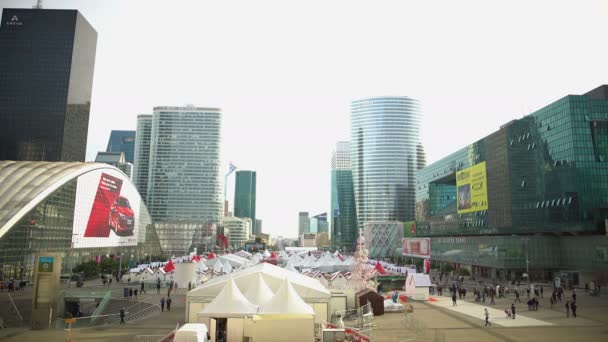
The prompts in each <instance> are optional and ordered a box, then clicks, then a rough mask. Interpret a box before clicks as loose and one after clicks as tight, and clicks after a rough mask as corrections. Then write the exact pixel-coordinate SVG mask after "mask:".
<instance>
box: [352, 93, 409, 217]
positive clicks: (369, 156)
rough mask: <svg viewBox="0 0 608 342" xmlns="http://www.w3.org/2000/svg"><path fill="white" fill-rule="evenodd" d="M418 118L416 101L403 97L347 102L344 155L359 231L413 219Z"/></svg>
mask: <svg viewBox="0 0 608 342" xmlns="http://www.w3.org/2000/svg"><path fill="white" fill-rule="evenodd" d="M420 119H421V115H420V111H419V107H418V101H416V100H414V99H411V98H409V97H405V96H403V97H374V98H367V99H362V100H356V101H353V102H352V104H351V144H350V154H351V161H352V171H353V186H354V190H355V202H356V206H357V222H358V224H359V227H361V228H362V227H363V225H364V224H365V223H367V222H371V221H401V222H405V221H410V220H414V219H415V211H416V210H415V208H416V193H415V192H416V191H415V190H416V188H415V182H416V167H417V158H416V156H417V155H416V145H417V144H418V143H419V141H420V139H419V138H420Z"/></svg>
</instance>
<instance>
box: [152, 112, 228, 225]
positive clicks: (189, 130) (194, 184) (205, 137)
mask: <svg viewBox="0 0 608 342" xmlns="http://www.w3.org/2000/svg"><path fill="white" fill-rule="evenodd" d="M221 123H222V122H221V111H220V109H217V108H200V107H194V106H187V107H155V108H154V115H153V118H152V136H151V144H150V168H149V170H150V171H149V179H148V202H147V203H146V204H147V205H148V208H149V210H150V214H151V215H152V219H153V221H154V222H157V221H168V220H190V221H200V222H207V223H216V224H221V222H222V218H223V205H224V199H223V193H222V179H221V177H220V140H221Z"/></svg>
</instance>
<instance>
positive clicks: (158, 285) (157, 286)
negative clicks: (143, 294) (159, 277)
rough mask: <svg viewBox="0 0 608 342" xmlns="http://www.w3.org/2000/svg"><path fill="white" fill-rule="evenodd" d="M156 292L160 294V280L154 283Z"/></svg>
mask: <svg viewBox="0 0 608 342" xmlns="http://www.w3.org/2000/svg"><path fill="white" fill-rule="evenodd" d="M156 294H160V281H159V282H158V283H156Z"/></svg>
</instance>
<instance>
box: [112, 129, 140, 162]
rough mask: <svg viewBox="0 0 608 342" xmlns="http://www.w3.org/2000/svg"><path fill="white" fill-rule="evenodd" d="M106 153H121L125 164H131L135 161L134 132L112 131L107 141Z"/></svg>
mask: <svg viewBox="0 0 608 342" xmlns="http://www.w3.org/2000/svg"><path fill="white" fill-rule="evenodd" d="M106 152H122V153H124V154H125V162H127V163H131V164H133V161H134V160H135V157H134V155H135V131H114V130H113V131H112V132H111V133H110V139H108V147H107V148H106Z"/></svg>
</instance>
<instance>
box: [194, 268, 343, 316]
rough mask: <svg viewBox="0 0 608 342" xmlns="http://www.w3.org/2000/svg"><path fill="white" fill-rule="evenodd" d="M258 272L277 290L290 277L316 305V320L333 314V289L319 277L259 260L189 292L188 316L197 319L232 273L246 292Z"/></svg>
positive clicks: (305, 296)
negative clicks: (330, 290)
mask: <svg viewBox="0 0 608 342" xmlns="http://www.w3.org/2000/svg"><path fill="white" fill-rule="evenodd" d="M258 273H259V274H260V275H261V276H262V277H263V278H264V281H265V282H266V284H267V285H268V287H269V288H270V289H271V290H272V291H273V292H275V293H276V292H277V291H278V290H279V288H280V287H281V285H282V283H283V280H284V279H285V278H288V279H289V281H290V282H291V284H292V286H293V288H294V289H295V291H296V292H297V293H298V295H299V296H300V297H301V298H302V299H303V300H304V301H305V302H306V303H308V304H310V305H311V306H313V308H314V309H315V312H316V315H315V320H317V323H320V321H321V320H326V321H327V320H328V319H329V318H330V313H329V306H330V305H329V301H330V298H331V293H330V292H329V290H328V289H327V288H326V287H325V286H323V285H322V284H321V283H319V281H318V280H316V279H312V278H310V277H307V276H305V275H302V274H300V273H295V272H292V271H289V270H286V269H284V268H282V267H278V266H275V265H272V264H269V263H260V264H257V265H254V266H251V267H249V268H247V269H244V270H239V271H236V272H233V273H231V274H230V275H223V276H219V277H216V278H213V279H210V280H209V281H208V282H206V283H204V284H202V285H201V286H199V287H197V288H196V289H193V290H192V291H190V292H188V294H187V299H186V301H187V304H186V320H187V321H188V322H191V323H192V322H196V321H197V316H196V314H197V313H198V312H199V311H200V310H201V309H202V308H203V307H204V306H205V305H206V303H209V302H211V301H212V300H213V299H214V298H215V297H216V296H217V295H218V293H220V291H222V289H223V288H224V286H225V285H226V283H227V281H228V279H229V277H232V279H233V281H234V283H235V284H236V285H237V286H238V287H239V288H240V289H241V290H242V291H243V292H247V291H248V290H249V287H250V286H251V284H253V283H254V281H255V280H256V277H257V276H258Z"/></svg>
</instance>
